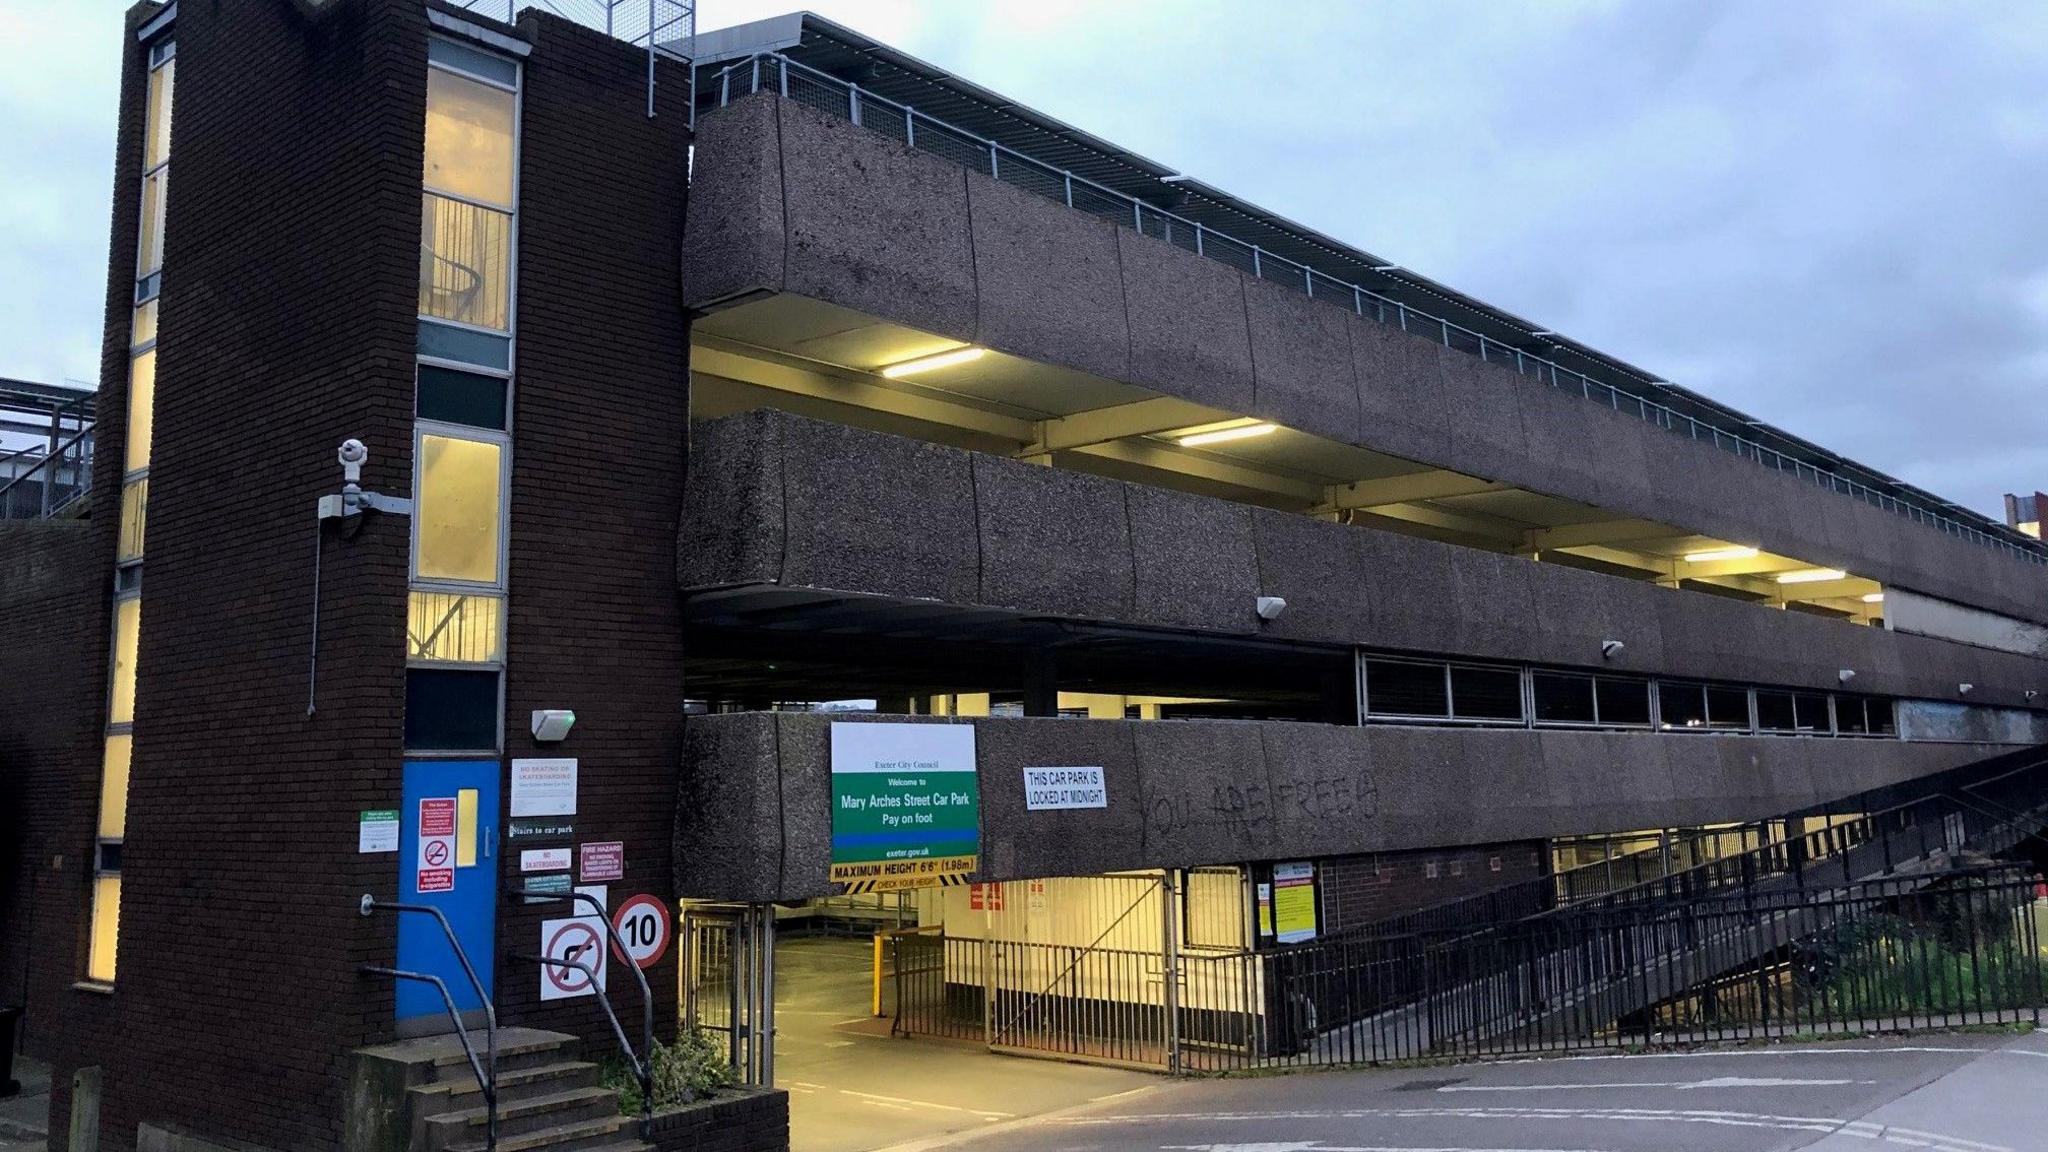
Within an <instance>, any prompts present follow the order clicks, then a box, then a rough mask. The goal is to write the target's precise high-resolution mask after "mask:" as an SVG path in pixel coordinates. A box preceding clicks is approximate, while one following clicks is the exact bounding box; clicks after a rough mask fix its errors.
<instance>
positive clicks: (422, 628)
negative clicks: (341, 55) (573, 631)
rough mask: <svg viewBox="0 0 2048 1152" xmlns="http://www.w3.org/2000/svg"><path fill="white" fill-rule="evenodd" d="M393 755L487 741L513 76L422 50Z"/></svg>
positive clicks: (495, 730) (496, 632)
mask: <svg viewBox="0 0 2048 1152" xmlns="http://www.w3.org/2000/svg"><path fill="white" fill-rule="evenodd" d="M427 61H428V69H427V101H426V140H425V162H424V165H423V170H422V172H421V181H420V183H421V192H420V196H421V205H420V268H419V286H418V287H419V316H420V327H419V344H418V351H419V357H420V360H419V369H418V377H417V392H416V394H415V404H416V408H415V412H416V419H417V422H416V425H415V427H416V429H417V431H416V434H415V436H414V439H413V491H414V499H415V502H414V507H413V540H412V594H411V596H410V597H409V598H408V602H407V606H406V651H405V656H406V705H405V746H406V747H407V748H408V749H410V750H413V751H446V750H460V751H483V750H490V749H495V748H497V747H498V745H499V742H500V740H501V737H502V732H503V727H504V726H503V723H502V721H501V718H500V714H499V713H500V699H499V698H500V694H501V683H500V681H501V679H502V669H503V666H504V659H505V652H504V635H505V592H504V589H505V572H504V560H503V553H504V546H505V532H506V516H505V510H506V503H507V497H506V483H507V479H508V477H509V474H510V473H509V467H508V457H509V455H510V447H511V440H510V437H509V435H508V433H509V431H510V423H511V408H512V405H511V398H512V380H511V375H512V367H513V361H512V345H513V336H512V334H513V330H514V328H515V324H514V315H513V302H514V299H515V296H516V293H515V291H514V288H513V281H514V274H515V270H516V269H515V264H516V256H517V248H518V179H517V173H518V170H519V167H518V166H519V157H518V153H519V79H520V77H519V66H518V64H517V63H515V62H513V61H510V60H506V59H503V58H501V57H498V56H494V55H491V54H490V53H488V52H484V51H482V50H480V49H478V48H475V47H472V46H470V45H469V44H467V43H465V42H461V41H457V40H449V39H442V38H440V37H436V38H434V39H432V40H430V41H428V45H427Z"/></svg>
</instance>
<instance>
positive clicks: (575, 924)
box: [540, 916, 606, 1000]
mask: <svg viewBox="0 0 2048 1152" xmlns="http://www.w3.org/2000/svg"><path fill="white" fill-rule="evenodd" d="M540 942H541V949H540V951H541V955H543V956H545V957H547V958H548V959H550V960H563V961H568V962H570V963H574V964H581V965H583V967H584V968H588V969H590V970H591V971H590V972H585V971H583V970H582V969H579V968H570V967H566V966H565V965H562V964H543V965H541V966H540V998H541V999H542V1000H570V999H574V998H576V997H578V996H588V995H590V994H591V993H592V992H593V991H595V990H596V989H597V988H603V987H604V970H605V952H606V948H605V946H604V924H603V921H601V920H598V919H597V918H595V917H592V916H575V917H567V918H564V919H561V920H543V921H541V925H540ZM591 973H595V974H596V976H597V981H596V985H595V988H593V986H592V983H591Z"/></svg>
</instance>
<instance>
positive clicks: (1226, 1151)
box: [1159, 1140, 1600, 1152]
mask: <svg viewBox="0 0 2048 1152" xmlns="http://www.w3.org/2000/svg"><path fill="white" fill-rule="evenodd" d="M1159 1147H1160V1148H1161V1149H1162V1152H1600V1150H1599V1149H1597V1148H1494V1147H1491V1146H1488V1147H1484V1148H1482V1147H1478V1146H1476V1145H1471V1144H1459V1145H1457V1146H1455V1147H1452V1146H1449V1145H1444V1146H1437V1147H1417V1146H1416V1145H1413V1144H1402V1145H1399V1146H1398V1147H1397V1146H1394V1145H1390V1144H1324V1143H1322V1142H1321V1141H1319V1140H1310V1141H1308V1142H1306V1143H1281V1144H1161V1145H1160V1146H1159Z"/></svg>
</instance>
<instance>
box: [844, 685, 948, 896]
mask: <svg viewBox="0 0 2048 1152" xmlns="http://www.w3.org/2000/svg"><path fill="white" fill-rule="evenodd" d="M980 859H981V785H980V781H979V779H978V778H977V777H976V775H975V760H974V728H973V726H972V725H968V724H859V723H839V724H834V725H832V873H831V879H832V882H833V883H835V884H845V885H846V886H847V890H848V891H851V892H888V891H893V890H896V889H900V888H927V887H932V886H935V885H939V884H945V883H949V882H950V883H958V882H959V881H958V879H957V878H958V877H964V876H966V875H967V874H968V873H970V872H973V871H974V869H975V868H976V866H977V865H978V864H979V862H980Z"/></svg>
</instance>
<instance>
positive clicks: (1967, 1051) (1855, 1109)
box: [898, 1034, 2048, 1152]
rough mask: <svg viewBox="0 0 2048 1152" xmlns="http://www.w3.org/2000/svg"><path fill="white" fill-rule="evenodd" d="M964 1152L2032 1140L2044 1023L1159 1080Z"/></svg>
mask: <svg viewBox="0 0 2048 1152" xmlns="http://www.w3.org/2000/svg"><path fill="white" fill-rule="evenodd" d="M942 1146H943V1147H959V1148H963V1149H971V1150H972V1152H1095V1150H1106V1149H1117V1150H1124V1149H1138V1150H1145V1152H1151V1150H1155V1149H1156V1150H1158V1152H1789V1150H1792V1149H1804V1150H1807V1152H1907V1150H1909V1149H1910V1150H1917V1152H2043V1150H2048V1034H2043V1035H2027V1036H2013V1035H2009V1034H2007V1035H1979V1034H1960V1035H1934V1036H1924V1037H1908V1038H1895V1039H1889V1040H1871V1041H1844V1042H1839V1043H1823V1044H1807V1045H1783V1046H1777V1047H1771V1048H1749V1049H1734V1050H1728V1051H1699V1052H1678V1053H1649V1054H1643V1055H1618V1054H1617V1055H1609V1056H1579V1057H1559V1058H1551V1059H1542V1060H1523V1061H1514V1062H1502V1063H1488V1064H1466V1065H1454V1066H1442V1067H1428V1068H1407V1069H1394V1068H1387V1069H1374V1070H1365V1071H1350V1072H1326V1073H1306V1074H1294V1075H1286V1076H1268V1077H1259V1078H1245V1079H1226V1080H1193V1081H1190V1080H1182V1081H1175V1082H1164V1081H1158V1080H1155V1081H1154V1086H1152V1087H1149V1088H1145V1089H1142V1090H1140V1091H1138V1092H1136V1093H1132V1094H1128V1095H1125V1096H1121V1097H1119V1098H1116V1099H1113V1100H1108V1101H1103V1102H1099V1103H1094V1104H1090V1105H1085V1106H1082V1107H1079V1108H1074V1109H1070V1110H1066V1111H1063V1112H1060V1113H1056V1114H1052V1115H1042V1116H1039V1117H1036V1118H1031V1119H1020V1120H1017V1121H1012V1122H1006V1123H1003V1124H1000V1125H993V1126H990V1127H988V1128H985V1129H983V1130H981V1131H979V1132H973V1133H963V1134H961V1135H958V1136H954V1137H950V1138H944V1139H934V1140H924V1141H918V1142H915V1143H909V1144H904V1145H899V1146H898V1152H911V1150H913V1149H929V1148H937V1147H942Z"/></svg>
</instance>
